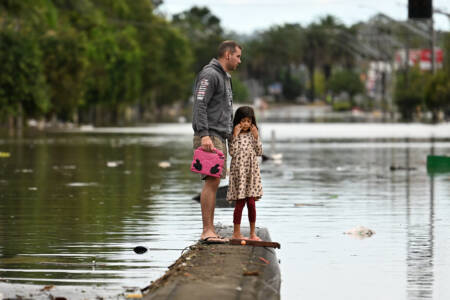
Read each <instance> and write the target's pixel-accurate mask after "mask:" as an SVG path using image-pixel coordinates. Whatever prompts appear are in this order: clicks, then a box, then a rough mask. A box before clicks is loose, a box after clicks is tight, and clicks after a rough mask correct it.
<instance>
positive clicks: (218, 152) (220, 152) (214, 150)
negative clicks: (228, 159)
mask: <svg viewBox="0 0 450 300" xmlns="http://www.w3.org/2000/svg"><path fill="white" fill-rule="evenodd" d="M197 150H200V151H203V152H210V151H206V150H204V149H203V148H202V146H200V147H198V148H197ZM212 152H215V153H217V154H218V155H222V156H223V155H224V154H223V152H222V151H220V150H219V149H217V148H216V147H214V148H213V149H212Z"/></svg>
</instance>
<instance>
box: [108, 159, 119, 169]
mask: <svg viewBox="0 0 450 300" xmlns="http://www.w3.org/2000/svg"><path fill="white" fill-rule="evenodd" d="M121 164H123V161H120V160H119V161H108V162H107V163H106V166H107V167H109V168H115V167H117V166H119V165H121Z"/></svg>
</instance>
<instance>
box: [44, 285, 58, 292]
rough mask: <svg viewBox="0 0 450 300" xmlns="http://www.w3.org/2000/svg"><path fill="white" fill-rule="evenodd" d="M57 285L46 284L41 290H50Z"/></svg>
mask: <svg viewBox="0 0 450 300" xmlns="http://www.w3.org/2000/svg"><path fill="white" fill-rule="evenodd" d="M54 287H55V286H54V285H46V286H44V287H43V288H42V289H41V291H42V292H44V291H50V290H51V289H52V288H54Z"/></svg>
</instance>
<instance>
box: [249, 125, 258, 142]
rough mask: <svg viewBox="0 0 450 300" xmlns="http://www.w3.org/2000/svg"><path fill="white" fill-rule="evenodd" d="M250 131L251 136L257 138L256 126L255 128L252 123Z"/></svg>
mask: <svg viewBox="0 0 450 300" xmlns="http://www.w3.org/2000/svg"><path fill="white" fill-rule="evenodd" d="M250 131H251V132H252V134H253V137H254V138H255V140H257V139H258V128H256V126H255V125H252V128H251V129H250Z"/></svg>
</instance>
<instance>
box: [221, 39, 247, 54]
mask: <svg viewBox="0 0 450 300" xmlns="http://www.w3.org/2000/svg"><path fill="white" fill-rule="evenodd" d="M236 47H237V48H239V49H241V50H242V47H241V45H239V44H238V43H236V42H235V41H231V40H228V41H223V42H222V43H221V44H220V45H219V48H218V54H219V58H220V57H224V55H225V53H226V52H227V51H230V53H231V54H233V53H234V52H236Z"/></svg>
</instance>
